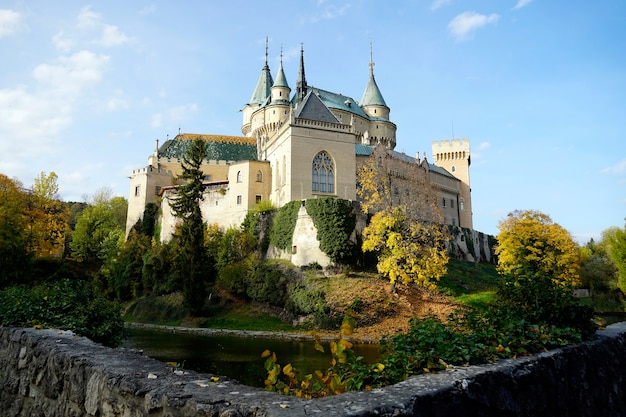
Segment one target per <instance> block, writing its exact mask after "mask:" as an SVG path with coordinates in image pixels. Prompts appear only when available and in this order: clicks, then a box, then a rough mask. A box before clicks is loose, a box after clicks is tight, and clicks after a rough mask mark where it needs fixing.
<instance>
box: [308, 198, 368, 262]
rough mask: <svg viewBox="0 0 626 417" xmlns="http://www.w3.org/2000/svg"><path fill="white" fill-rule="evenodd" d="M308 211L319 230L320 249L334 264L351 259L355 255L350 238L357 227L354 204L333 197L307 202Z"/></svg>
mask: <svg viewBox="0 0 626 417" xmlns="http://www.w3.org/2000/svg"><path fill="white" fill-rule="evenodd" d="M306 210H307V213H308V214H309V216H311V218H312V219H313V223H314V224H315V228H316V229H317V240H318V241H319V242H320V249H321V250H322V251H323V252H324V253H325V254H326V255H328V257H329V258H330V259H331V260H332V261H333V262H342V261H345V260H348V259H350V258H351V257H352V255H353V253H354V243H353V242H352V241H351V240H350V236H351V235H352V232H353V231H354V226H355V225H356V215H355V213H354V209H353V207H352V204H351V203H350V202H349V201H347V200H341V199H337V198H332V197H324V198H316V199H311V200H307V202H306Z"/></svg>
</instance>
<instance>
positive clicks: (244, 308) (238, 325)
mask: <svg viewBox="0 0 626 417" xmlns="http://www.w3.org/2000/svg"><path fill="white" fill-rule="evenodd" d="M198 325H199V327H206V328H209V329H232V330H259V331H276V332H284V331H294V330H298V329H297V327H294V326H291V325H290V324H287V323H284V322H282V321H281V320H280V319H279V318H277V317H273V316H270V315H269V314H267V313H265V312H262V311H260V310H258V309H256V308H254V307H253V306H251V305H249V304H245V305H241V306H236V307H230V308H227V309H226V308H225V309H220V310H219V311H216V312H215V314H214V315H211V317H207V318H204V319H202V320H200V321H199V323H198Z"/></svg>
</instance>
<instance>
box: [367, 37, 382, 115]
mask: <svg viewBox="0 0 626 417" xmlns="http://www.w3.org/2000/svg"><path fill="white" fill-rule="evenodd" d="M369 65H370V78H369V80H368V81H367V87H365V92H364V93H363V98H361V106H384V107H387V103H385V99H384V98H383V95H382V94H381V92H380V89H379V88H378V85H377V84H376V79H375V78H374V62H373V60H372V45H371V44H370V64H369Z"/></svg>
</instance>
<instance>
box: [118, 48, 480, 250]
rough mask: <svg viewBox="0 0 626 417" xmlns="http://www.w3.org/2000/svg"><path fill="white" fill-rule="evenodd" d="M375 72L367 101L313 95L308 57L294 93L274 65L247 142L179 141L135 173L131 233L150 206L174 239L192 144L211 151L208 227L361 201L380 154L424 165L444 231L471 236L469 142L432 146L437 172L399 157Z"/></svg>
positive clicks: (245, 130)
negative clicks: (259, 212)
mask: <svg viewBox="0 0 626 417" xmlns="http://www.w3.org/2000/svg"><path fill="white" fill-rule="evenodd" d="M373 68H374V64H373V63H372V62H371V60H370V71H369V78H368V81H367V84H366V86H365V91H364V93H363V96H362V98H361V100H360V101H356V100H354V99H353V98H351V97H348V96H344V95H341V94H337V93H333V92H330V91H327V90H324V89H322V88H318V87H314V86H312V85H309V84H308V82H307V80H306V76H305V66H304V51H303V50H301V53H300V65H299V71H298V76H297V81H296V84H295V90H292V89H291V88H290V87H289V83H288V82H287V77H286V76H285V73H284V71H283V66H282V60H281V63H280V66H279V68H278V71H277V73H276V78H274V77H273V76H272V73H271V71H270V68H269V66H268V63H267V49H266V59H265V65H264V66H263V68H262V69H261V74H260V76H259V79H258V81H257V83H256V86H255V88H254V89H253V93H252V96H251V98H250V100H249V101H248V103H246V104H245V106H244V107H243V109H242V114H243V122H242V126H241V132H242V136H224V135H207V134H188V133H179V134H178V135H177V136H176V137H174V138H173V139H168V140H166V141H165V142H164V143H163V144H161V145H160V146H159V143H158V141H157V144H156V147H155V149H154V151H153V153H152V154H151V155H150V157H149V158H148V165H147V166H145V167H143V168H140V169H136V170H133V172H132V173H131V176H130V192H129V201H128V202H129V204H128V216H127V226H126V232H127V234H128V232H129V231H130V229H131V228H132V226H133V225H134V224H135V223H136V222H137V221H138V220H140V219H141V217H142V215H143V211H144V208H145V206H146V204H148V203H155V204H159V205H160V206H161V209H162V210H161V211H162V218H161V240H168V239H169V237H170V236H171V235H172V234H173V232H174V229H175V226H176V219H175V218H174V217H173V215H172V213H171V210H170V209H169V198H171V197H172V196H173V195H175V193H176V188H177V186H178V185H179V184H178V182H177V176H178V175H179V174H180V173H181V172H182V169H181V160H182V156H183V155H184V154H185V152H186V151H187V149H188V148H189V145H190V144H191V142H192V141H193V140H194V139H196V138H201V139H202V140H204V141H205V143H206V146H207V158H206V160H205V163H204V164H203V166H202V170H203V172H204V174H205V196H204V200H203V201H202V203H201V210H202V213H203V217H204V219H205V221H206V222H207V223H209V224H218V225H219V226H220V227H222V228H224V229H225V228H228V227H231V226H234V227H238V226H239V225H240V224H241V222H242V221H243V219H244V218H245V216H246V214H247V212H248V211H249V210H250V209H252V208H253V207H254V206H255V205H256V204H258V203H260V202H262V201H270V202H271V203H272V204H273V205H274V206H275V207H281V206H283V205H285V204H286V203H288V202H290V201H293V200H306V199H311V198H317V197H321V196H331V197H336V198H342V199H346V200H357V193H356V189H357V181H356V172H357V168H358V166H359V165H360V163H362V162H363V160H364V159H365V158H369V157H370V155H371V154H372V153H373V152H374V149H376V148H377V147H384V149H385V152H386V153H387V155H388V156H389V157H390V158H395V159H396V160H398V161H401V162H403V163H405V164H418V165H419V166H420V167H422V168H423V169H424V171H425V172H426V174H427V178H428V181H429V182H430V184H431V185H432V186H433V187H434V189H435V190H436V193H437V195H438V199H439V203H438V204H439V206H440V208H441V212H442V214H443V221H444V223H446V224H449V225H454V226H460V227H465V228H469V229H472V212H471V192H470V181H469V167H470V162H471V159H470V146H469V139H463V140H459V139H453V140H444V141H434V142H432V153H433V158H434V163H430V162H429V161H428V160H427V159H426V155H424V157H423V158H419V155H418V156H416V157H415V158H413V157H410V156H408V155H405V154H404V153H399V152H396V151H394V148H395V146H396V125H395V124H394V123H393V122H392V121H391V119H390V108H389V107H388V106H387V103H386V102H385V100H384V98H383V95H382V93H381V91H380V89H379V87H378V85H377V83H376V80H375V77H374V70H373Z"/></svg>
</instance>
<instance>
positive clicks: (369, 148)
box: [354, 143, 456, 179]
mask: <svg viewBox="0 0 626 417" xmlns="http://www.w3.org/2000/svg"><path fill="white" fill-rule="evenodd" d="M376 146H377V145H362V144H360V143H357V144H355V146H354V152H355V154H356V156H370V155H371V154H372V152H374V148H376ZM387 153H389V154H390V155H391V156H392V157H394V158H396V159H400V160H402V161H404V162H408V163H411V164H415V163H416V159H415V158H413V157H411V156H409V155H407V154H404V153H401V152H396V151H393V150H387ZM427 163H428V170H429V171H431V172H436V173H437V174H440V175H443V176H445V177H450V178H455V179H456V177H455V176H454V175H452V174H450V173H449V172H448V171H447V170H445V169H444V168H441V167H438V166H437V165H435V164H431V163H430V162H427Z"/></svg>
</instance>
